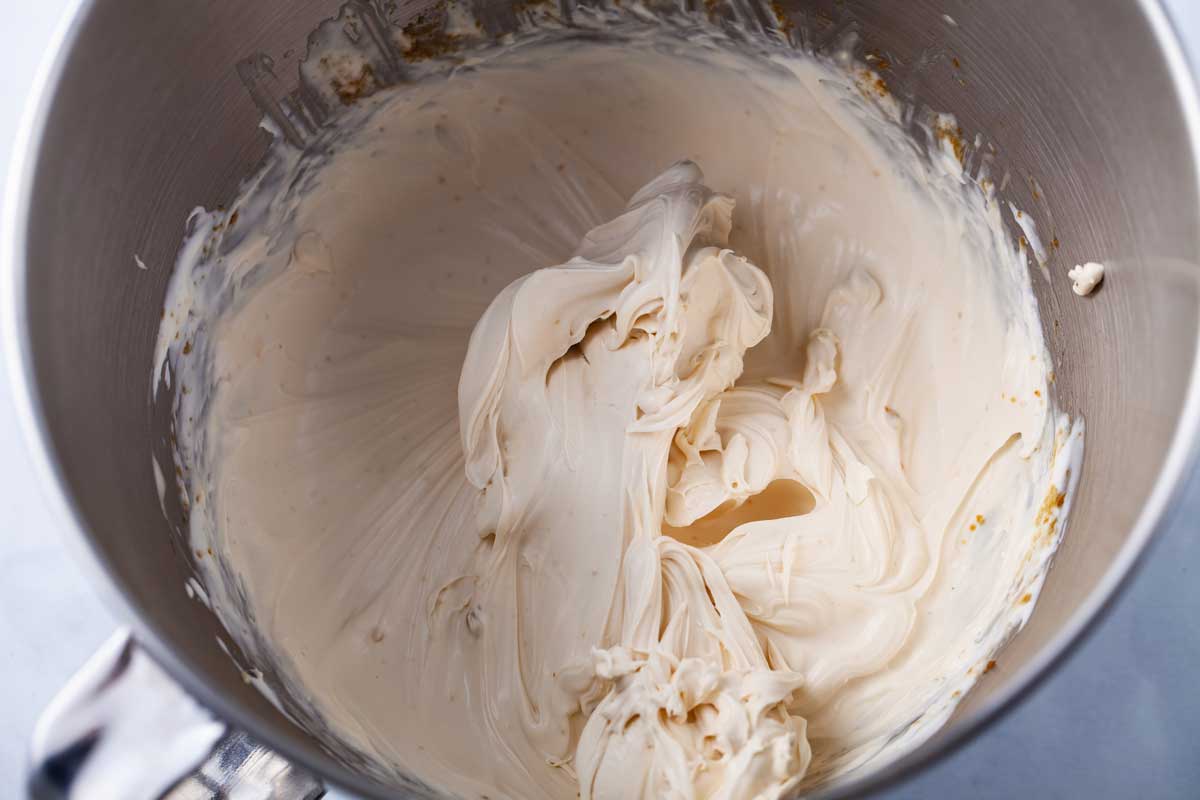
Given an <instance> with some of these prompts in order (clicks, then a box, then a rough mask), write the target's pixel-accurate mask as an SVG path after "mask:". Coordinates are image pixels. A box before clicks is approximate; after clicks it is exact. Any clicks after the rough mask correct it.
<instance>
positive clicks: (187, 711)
mask: <svg viewBox="0 0 1200 800" xmlns="http://www.w3.org/2000/svg"><path fill="white" fill-rule="evenodd" d="M27 787H28V793H29V797H30V798H34V800H66V799H67V798H70V800H77V799H78V798H88V800H92V798H96V799H97V800H107V799H108V798H113V800H117V799H118V798H119V799H120V800H155V798H163V799H164V800H202V799H203V800H208V798H217V797H220V798H236V797H254V798H270V799H271V800H316V798H319V797H322V796H323V795H324V794H325V787H324V785H323V784H322V783H321V781H320V780H319V779H317V778H315V777H314V776H312V775H311V774H309V773H308V772H306V771H304V770H302V769H300V768H298V767H295V766H293V765H292V764H290V763H289V762H288V761H286V760H285V759H283V758H282V757H281V756H279V755H277V754H276V753H275V752H273V751H271V750H268V749H267V748H265V747H263V746H262V745H259V744H258V743H256V742H255V741H253V740H252V739H250V738H249V737H248V736H247V735H246V734H244V733H242V732H241V731H236V730H232V729H230V728H229V726H228V725H226V724H225V723H223V722H221V721H220V720H217V719H215V718H214V717H213V715H212V714H210V713H209V712H208V710H207V709H205V708H203V707H202V706H201V705H200V704H199V703H197V702H196V701H195V700H193V699H192V698H191V697H190V696H189V695H188V694H187V693H186V692H185V691H184V690H183V689H181V688H180V687H179V685H178V684H176V683H175V682H174V681H173V680H172V679H171V678H170V676H168V675H167V674H166V672H164V671H163V669H162V668H161V667H160V666H159V665H158V664H157V663H155V662H154V660H153V659H151V658H150V656H149V655H148V654H147V653H146V651H145V650H143V649H142V648H141V647H139V646H138V644H137V642H135V641H134V639H133V637H132V635H131V634H130V632H129V631H127V630H121V631H118V632H117V633H116V634H115V635H114V636H113V637H112V638H110V639H109V640H108V641H107V642H105V643H104V645H103V646H102V647H101V648H100V649H99V650H98V651H97V652H96V654H95V655H94V656H92V658H91V659H90V660H89V661H88V662H87V663H86V664H85V665H84V666H83V668H82V669H80V670H79V672H77V673H76V674H75V675H74V677H72V678H71V680H70V681H69V682H68V683H67V685H66V686H65V687H64V688H63V689H62V691H60V692H59V693H58V695H57V696H56V697H55V698H54V700H53V701H51V703H50V705H49V706H48V707H47V708H46V710H45V711H44V712H43V713H42V716H41V718H40V719H39V720H38V723H37V727H36V728H35V730H34V735H33V743H32V748H31V762H30V769H29V776H28V780H27Z"/></svg>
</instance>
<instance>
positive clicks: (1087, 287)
mask: <svg viewBox="0 0 1200 800" xmlns="http://www.w3.org/2000/svg"><path fill="white" fill-rule="evenodd" d="M1067 277H1068V278H1070V279H1071V280H1072V281H1074V284H1072V286H1071V289H1072V290H1074V292H1075V294H1077V295H1079V296H1080V297H1086V296H1087V295H1089V294H1091V293H1092V292H1093V291H1095V289H1096V287H1097V286H1099V285H1100V281H1102V280H1104V265H1103V264H1100V263H1097V262H1095V261H1089V262H1087V263H1086V264H1077V265H1076V266H1075V267H1073V268H1072V269H1071V271H1070V272H1068V273H1067Z"/></svg>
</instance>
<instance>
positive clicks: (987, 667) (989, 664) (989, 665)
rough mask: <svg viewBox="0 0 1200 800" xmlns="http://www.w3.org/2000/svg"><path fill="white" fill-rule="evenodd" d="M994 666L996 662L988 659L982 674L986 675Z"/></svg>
mask: <svg viewBox="0 0 1200 800" xmlns="http://www.w3.org/2000/svg"><path fill="white" fill-rule="evenodd" d="M995 668H996V662H995V661H989V662H988V663H987V666H986V667H984V668H983V674H984V675H987V674H988V673H989V672H991V671H992V670H994V669H995Z"/></svg>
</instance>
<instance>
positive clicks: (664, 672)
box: [155, 22, 1082, 798]
mask: <svg viewBox="0 0 1200 800" xmlns="http://www.w3.org/2000/svg"><path fill="white" fill-rule="evenodd" d="M698 31H702V32H703V35H698ZM689 34H690V35H689V36H687V37H686V38H685V37H683V36H681V35H679V31H677V30H675V29H673V28H672V27H671V26H669V25H666V24H656V23H649V22H643V23H636V24H629V25H627V26H625V27H623V28H620V29H617V28H614V29H612V30H609V29H603V30H600V29H598V30H595V31H591V32H589V34H588V35H586V36H581V35H578V32H575V33H572V32H571V31H570V30H569V29H564V30H558V31H543V32H540V33H539V34H538V35H536V36H531V37H528V38H520V37H518V38H517V39H516V40H514V41H513V42H510V43H509V44H508V45H507V46H504V47H497V48H490V49H482V50H480V51H478V52H476V53H473V54H471V55H470V56H469V57H466V58H463V59H460V61H459V63H458V64H457V66H454V67H449V66H446V65H440V64H435V65H430V66H429V68H428V70H427V74H425V75H424V77H421V78H420V79H417V80H414V81H412V82H409V83H407V84H405V85H403V86H399V87H396V88H393V89H389V90H385V91H382V92H380V93H378V94H376V95H374V96H372V97H369V98H366V99H363V100H360V101H359V102H358V103H356V104H355V105H353V106H350V107H348V108H346V109H345V110H344V111H342V112H341V116H340V117H339V119H338V124H337V125H336V127H333V128H331V129H329V130H326V131H324V132H323V133H321V134H320V135H319V136H318V138H317V139H316V140H315V141H313V142H311V143H309V145H308V146H307V147H305V148H304V149H303V150H301V149H298V148H296V147H294V146H292V145H290V144H288V143H287V142H286V141H285V140H283V139H282V138H281V139H280V140H278V141H277V142H276V143H275V145H274V147H273V148H272V151H271V153H270V154H269V156H268V160H267V162H266V165H265V166H264V167H263V169H262V171H261V172H260V173H259V174H258V175H257V176H256V177H255V178H253V179H252V180H251V181H249V182H248V183H247V185H246V187H245V188H244V190H243V192H242V194H241V195H240V196H239V198H238V199H237V200H236V202H235V203H233V204H232V205H231V207H230V208H231V210H230V211H229V212H205V211H203V210H201V209H198V210H197V211H196V212H195V213H194V214H193V217H192V219H191V220H190V231H191V233H190V235H189V237H188V239H187V241H186V243H185V245H184V247H183V249H182V250H181V253H180V256H179V259H178V264H177V266H176V271H175V274H174V276H173V278H172V283H171V287H170V289H169V293H168V297H167V302H166V310H165V313H164V321H163V325H162V328H161V330H160V337H159V347H158V353H157V362H156V373H155V380H156V391H166V390H167V389H170V390H171V391H173V392H174V403H175V419H176V428H175V435H176V439H177V444H176V458H177V464H176V465H175V466H177V467H178V468H179V472H180V475H181V481H180V484H181V486H182V487H183V492H184V498H183V502H184V503H185V506H186V508H187V511H188V513H189V517H188V519H189V523H188V526H189V527H188V535H189V537H190V544H191V546H192V548H193V550H194V551H195V552H197V553H199V554H200V557H199V558H198V559H197V561H196V568H197V578H198V583H197V585H196V586H195V587H194V588H193V591H196V592H198V596H202V597H206V598H207V601H208V602H209V603H210V605H211V607H212V608H213V610H214V612H215V613H216V614H217V615H218V616H219V618H220V619H221V621H222V622H223V624H224V625H225V626H226V627H227V629H228V630H229V632H230V634H231V636H232V637H233V639H234V640H235V641H236V643H237V644H238V645H239V647H240V648H241V650H242V651H243V652H244V653H245V654H246V656H247V658H249V659H250V661H251V662H252V667H253V669H254V671H253V672H252V676H253V678H254V679H255V681H256V683H258V684H260V685H261V686H262V687H263V688H264V690H265V691H268V692H269V693H270V695H271V696H272V697H273V699H274V700H275V702H276V703H277V704H279V705H280V706H281V707H282V708H283V709H284V710H285V711H287V712H288V713H289V714H290V715H291V716H292V717H293V718H295V719H296V720H297V721H298V722H300V723H301V724H302V725H305V726H306V727H308V728H309V729H311V730H313V731H315V732H316V733H318V734H319V735H320V736H322V738H324V739H325V741H326V742H327V743H328V744H329V746H330V748H331V749H332V750H333V751H334V752H335V753H338V754H340V755H342V756H343V757H344V758H346V759H348V760H350V761H352V762H353V763H355V764H357V765H359V766H360V767H361V768H363V769H364V770H366V771H369V772H371V773H372V774H375V775H377V776H379V777H382V778H384V779H392V780H403V779H405V776H410V775H415V776H417V777H418V778H419V779H420V780H421V781H422V782H424V783H426V784H428V785H429V786H435V787H440V788H444V789H446V790H449V791H452V792H455V793H459V794H463V795H469V796H478V795H487V796H489V797H502V796H503V797H547V798H561V797H573V796H575V794H576V792H578V793H579V794H580V795H582V796H583V797H595V798H608V797H612V798H617V797H621V798H624V797H633V796H641V797H660V796H670V797H730V798H734V797H747V798H749V797H776V796H780V795H782V794H784V793H785V792H787V791H789V790H793V789H796V788H810V787H813V786H816V785H818V784H820V783H822V782H825V781H828V780H832V779H836V778H837V777H839V776H843V775H846V774H848V773H849V772H850V771H852V770H855V769H857V768H859V767H861V766H863V765H867V764H877V763H881V761H883V760H886V759H890V758H892V757H895V756H896V755H899V754H900V753H902V752H904V751H906V750H907V749H910V748H911V747H913V746H915V745H916V744H918V743H919V742H921V741H923V740H924V739H925V738H927V737H928V736H929V735H931V734H932V733H933V732H934V731H935V730H936V729H937V728H938V727H939V726H940V725H941V724H942V723H943V722H944V721H945V720H946V718H947V717H948V716H949V714H950V713H951V711H952V710H953V708H954V707H955V705H956V704H957V702H958V700H959V698H960V697H961V696H962V694H963V693H964V692H965V691H966V690H967V689H969V687H970V686H971V685H972V684H973V683H974V682H975V681H976V680H977V679H978V677H979V676H980V675H981V674H982V673H983V672H984V671H986V670H987V668H988V665H989V662H990V660H991V659H992V657H993V655H994V654H995V652H996V650H997V648H998V647H1000V645H1002V644H1003V642H1004V641H1005V640H1006V639H1007V638H1008V637H1009V636H1010V635H1011V634H1012V633H1013V632H1014V631H1015V630H1016V629H1017V628H1019V627H1020V625H1021V624H1023V623H1024V621H1025V620H1026V619H1027V618H1028V615H1029V613H1030V612H1031V610H1032V607H1033V602H1032V601H1033V600H1034V598H1035V597H1036V595H1037V592H1038V589H1039V588H1040V586H1041V583H1042V580H1043V578H1044V575H1045V571H1046V567H1047V565H1048V562H1049V559H1050V557H1051V555H1052V553H1053V551H1054V549H1055V547H1056V545H1057V542H1058V538H1059V536H1060V535H1061V529H1062V516H1063V515H1064V514H1065V511H1066V501H1067V492H1068V485H1069V483H1070V481H1071V476H1072V475H1074V476H1077V475H1078V472H1079V471H1078V469H1077V468H1074V469H1073V468H1072V465H1073V464H1074V463H1075V462H1077V460H1078V458H1079V457H1080V454H1081V447H1082V423H1081V422H1080V421H1079V420H1076V421H1075V423H1074V424H1072V423H1071V422H1070V420H1068V419H1067V417H1066V416H1065V415H1064V414H1062V413H1061V412H1060V411H1058V410H1057V409H1056V407H1055V405H1054V402H1053V398H1052V393H1051V389H1052V387H1051V384H1050V380H1049V378H1048V376H1049V375H1050V374H1051V372H1052V364H1051V361H1050V356H1049V353H1048V352H1047V350H1046V347H1045V343H1044V341H1043V338H1042V333H1041V328H1040V325H1039V320H1038V313H1037V305H1036V301H1035V299H1034V296H1033V293H1032V290H1031V287H1030V283H1029V275H1028V270H1027V266H1026V264H1025V261H1024V258H1023V256H1022V254H1021V253H1020V252H1019V251H1018V249H1017V248H1016V247H1015V246H1014V244H1013V242H1012V240H1011V238H1010V236H1009V235H1008V234H1007V232H1006V231H1005V228H1004V225H1003V223H1002V220H1001V209H1000V204H999V202H998V201H997V199H996V198H995V197H994V196H993V195H992V193H991V192H990V190H984V189H981V188H980V187H979V186H978V185H976V183H975V182H974V181H972V180H970V179H968V177H967V176H966V175H965V174H964V173H963V170H962V166H961V163H960V161H961V160H960V158H958V157H957V154H956V151H955V147H954V146H953V143H952V142H949V141H946V140H944V139H943V140H942V142H941V147H939V148H937V149H935V150H934V151H933V153H932V154H929V155H927V154H926V153H925V152H924V150H923V149H922V148H921V147H919V146H918V145H917V144H916V143H915V142H914V141H913V140H912V139H910V138H909V137H908V135H907V134H906V133H905V132H904V130H903V128H902V126H901V124H900V112H899V108H898V106H897V104H896V103H895V102H894V101H893V100H891V98H889V97H887V96H885V95H884V94H883V93H881V92H876V91H874V90H873V87H872V85H871V80H870V79H869V78H870V73H867V72H865V71H864V70H863V69H862V68H861V67H859V66H855V65H850V66H845V65H842V66H839V65H837V64H834V63H830V62H827V61H824V60H821V59H818V58H815V57H811V56H806V55H802V54H797V53H791V52H789V53H786V54H785V53H781V52H775V51H771V50H762V51H755V50H753V49H752V48H747V47H746V45H745V43H741V44H739V45H738V47H739V48H741V49H740V50H735V49H734V45H733V44H732V43H731V42H729V41H728V40H726V39H725V38H724V37H723V36H722V35H721V34H719V33H717V32H716V31H715V30H710V29H707V28H703V27H702V28H700V29H697V28H690V29H689ZM939 124H940V123H939ZM934 133H935V135H936V132H934Z"/></svg>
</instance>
